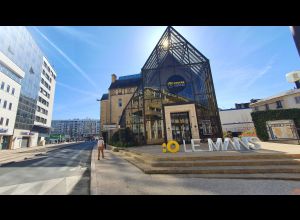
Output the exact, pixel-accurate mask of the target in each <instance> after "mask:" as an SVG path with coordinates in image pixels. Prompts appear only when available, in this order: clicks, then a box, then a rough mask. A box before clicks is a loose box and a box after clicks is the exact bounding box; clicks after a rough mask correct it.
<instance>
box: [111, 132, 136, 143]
mask: <svg viewBox="0 0 300 220" xmlns="http://www.w3.org/2000/svg"><path fill="white" fill-rule="evenodd" d="M110 145H113V146H115V147H132V146H135V145H137V143H136V142H135V138H134V134H133V132H132V131H131V130H130V129H129V128H125V129H120V130H118V131H117V132H115V133H114V134H113V136H112V138H111V140H110Z"/></svg>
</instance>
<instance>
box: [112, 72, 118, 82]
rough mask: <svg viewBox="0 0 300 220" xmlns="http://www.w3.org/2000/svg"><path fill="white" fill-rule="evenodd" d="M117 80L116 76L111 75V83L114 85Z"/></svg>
mask: <svg viewBox="0 0 300 220" xmlns="http://www.w3.org/2000/svg"><path fill="white" fill-rule="evenodd" d="M116 80H117V76H116V74H111V82H112V83H114V82H115V81H116Z"/></svg>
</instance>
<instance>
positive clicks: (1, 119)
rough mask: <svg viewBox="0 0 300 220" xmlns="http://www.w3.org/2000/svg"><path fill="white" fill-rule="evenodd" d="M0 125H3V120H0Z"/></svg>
mask: <svg viewBox="0 0 300 220" xmlns="http://www.w3.org/2000/svg"><path fill="white" fill-rule="evenodd" d="M0 125H3V118H2V117H1V118H0Z"/></svg>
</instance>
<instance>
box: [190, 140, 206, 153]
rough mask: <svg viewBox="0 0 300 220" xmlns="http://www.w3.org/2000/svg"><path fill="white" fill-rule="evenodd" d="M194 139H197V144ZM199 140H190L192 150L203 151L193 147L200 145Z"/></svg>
mask: <svg viewBox="0 0 300 220" xmlns="http://www.w3.org/2000/svg"><path fill="white" fill-rule="evenodd" d="M195 141H199V144H195ZM200 141H201V139H192V140H191V144H192V149H193V151H194V152H199V151H203V150H201V149H196V148H195V147H200Z"/></svg>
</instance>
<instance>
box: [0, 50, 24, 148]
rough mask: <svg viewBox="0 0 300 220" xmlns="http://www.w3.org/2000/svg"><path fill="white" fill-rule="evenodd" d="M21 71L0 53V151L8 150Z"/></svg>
mask: <svg viewBox="0 0 300 220" xmlns="http://www.w3.org/2000/svg"><path fill="white" fill-rule="evenodd" d="M24 75H25V73H24V71H22V70H21V69H20V68H19V67H18V66H17V65H16V64H15V63H14V62H13V61H12V60H10V59H9V58H8V57H7V56H5V55H4V54H3V53H2V52H0V149H9V145H10V144H11V142H12V137H13V132H14V126H15V121H16V116H17V109H18V103H19V96H20V91H21V80H22V79H23V78H24Z"/></svg>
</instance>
